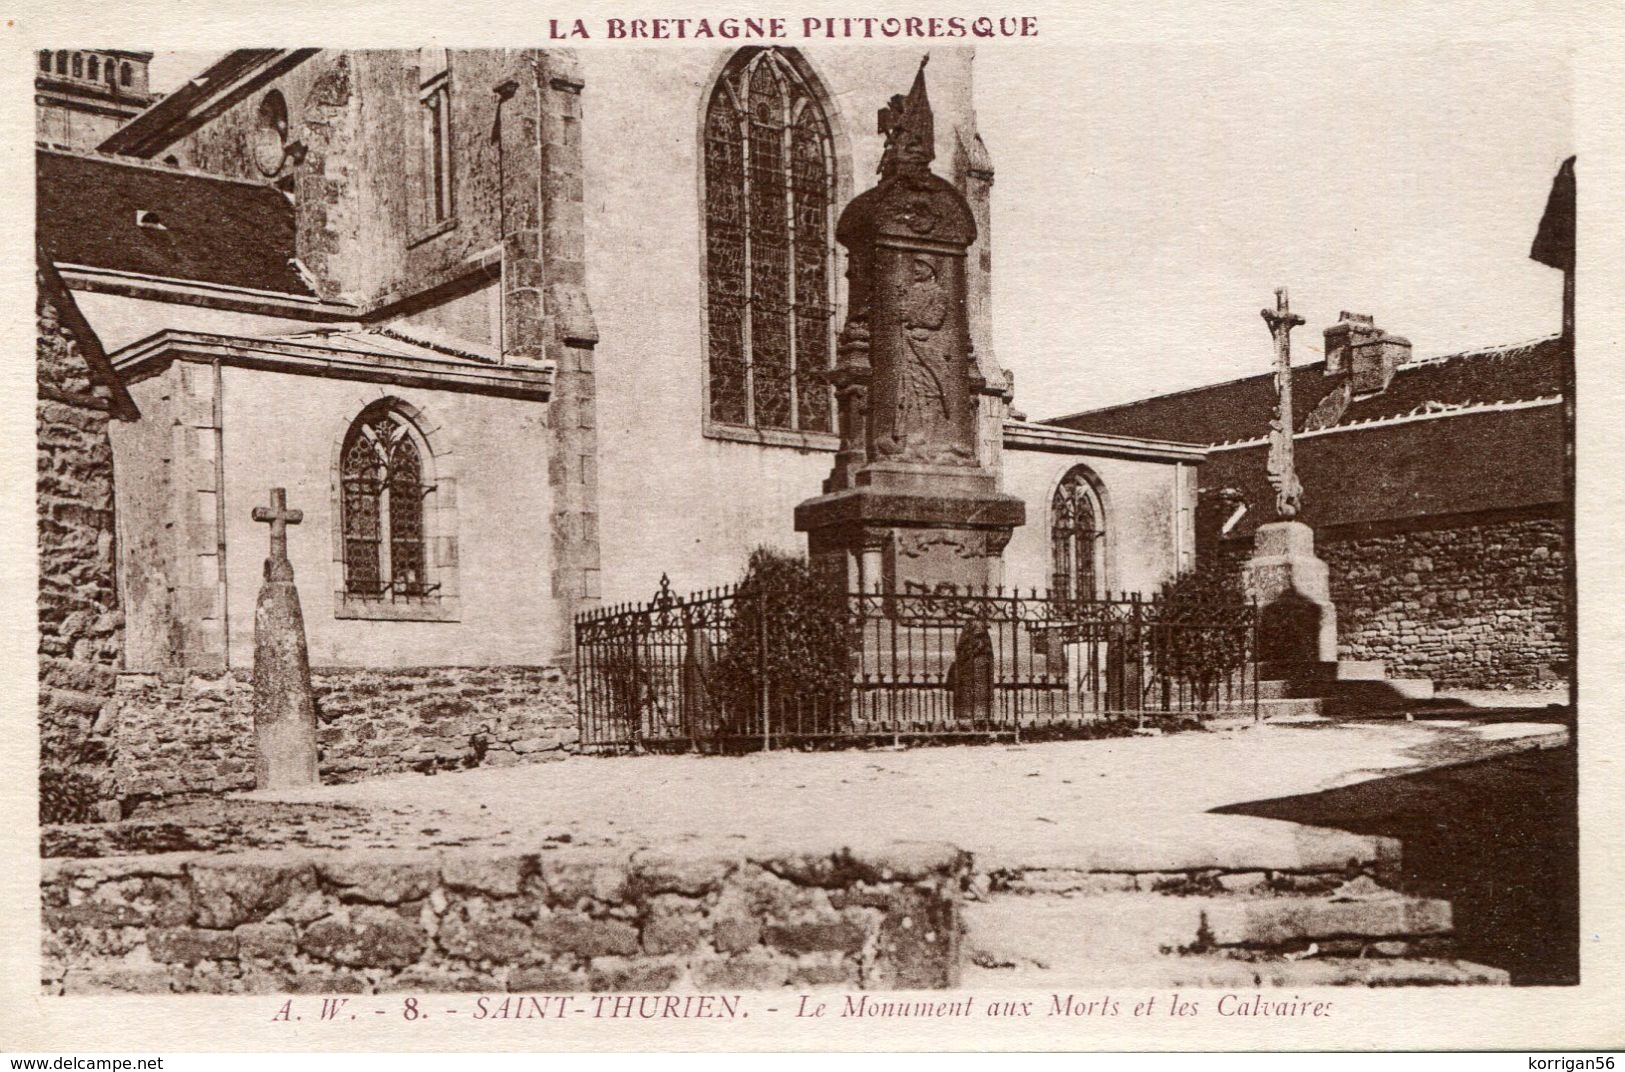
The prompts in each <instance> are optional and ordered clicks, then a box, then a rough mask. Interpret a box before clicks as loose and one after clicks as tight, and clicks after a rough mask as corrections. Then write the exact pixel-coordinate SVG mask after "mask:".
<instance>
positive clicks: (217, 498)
mask: <svg viewBox="0 0 1625 1072" xmlns="http://www.w3.org/2000/svg"><path fill="white" fill-rule="evenodd" d="M210 366H211V368H212V371H213V378H214V399H213V405H212V409H213V412H212V414H211V420H212V423H213V424H214V540H215V542H214V562H215V570H216V574H217V580H216V582H215V583H216V585H217V586H218V588H219V592H220V643H221V645H222V650H221V656H222V661H223V662H224V663H225V667H226V669H227V670H230V669H231V604H230V601H229V598H228V596H229V589H228V586H227V584H226V421H225V399H224V398H223V397H222V396H221V384H222V382H223V380H222V378H221V375H220V359H219V358H218V357H217V358H215V359H214V360H213V361H212V362H210Z"/></svg>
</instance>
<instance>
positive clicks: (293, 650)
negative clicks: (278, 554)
mask: <svg viewBox="0 0 1625 1072" xmlns="http://www.w3.org/2000/svg"><path fill="white" fill-rule="evenodd" d="M272 565H273V563H266V567H267V568H266V580H265V584H264V586H263V587H262V588H261V589H260V597H259V602H258V603H256V604H255V605H254V737H255V742H256V745H257V747H256V750H255V751H256V754H255V760H254V784H255V786H256V787H258V788H260V789H284V788H287V787H289V786H299V785H315V784H316V783H317V782H318V780H319V779H318V778H317V775H316V698H315V694H314V693H313V692H312V690H311V686H310V657H309V655H308V654H307V653H306V650H305V620H304V616H303V615H302V614H301V613H300V610H299V593H298V591H297V590H295V588H294V586H293V576H292V571H291V570H290V571H289V576H288V578H287V579H286V580H278V579H275V578H274V577H273V570H272V569H271V567H272Z"/></svg>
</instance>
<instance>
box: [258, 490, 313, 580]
mask: <svg viewBox="0 0 1625 1072" xmlns="http://www.w3.org/2000/svg"><path fill="white" fill-rule="evenodd" d="M304 519H305V512H304V511H303V510H289V509H288V490H287V489H286V488H272V489H271V505H270V506H256V507H254V520H255V521H261V522H268V523H269V524H270V526H271V557H270V558H267V559H266V560H265V579H266V580H268V581H271V580H277V581H291V580H292V579H293V563H291V562H289V561H288V526H289V525H297V524H299V522H301V521H303V520H304ZM281 566H286V567H287V571H288V572H287V575H286V576H281V575H280V574H281V570H280V568H279V567H281ZM273 571H275V572H276V573H277V574H278V576H274V577H273V576H272V573H273Z"/></svg>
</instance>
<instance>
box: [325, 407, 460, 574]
mask: <svg viewBox="0 0 1625 1072" xmlns="http://www.w3.org/2000/svg"><path fill="white" fill-rule="evenodd" d="M339 483H340V492H341V494H340V505H339V508H340V511H341V525H342V528H343V540H344V590H345V592H346V593H348V594H350V595H355V596H363V597H373V598H380V597H389V598H395V597H401V596H405V597H412V596H426V595H429V594H430V593H432V592H433V591H434V590H435V588H436V587H438V586H437V585H433V584H430V583H429V577H428V556H427V553H426V540H425V533H424V524H423V515H424V511H423V500H424V497H425V496H427V495H428V494H429V492H431V491H433V490H434V487H433V485H431V484H428V483H426V482H425V481H424V465H423V454H422V448H421V447H420V446H419V437H418V435H417V432H416V430H415V429H414V428H413V427H412V425H411V422H409V421H408V420H407V419H406V417H405V416H404V415H402V414H401V413H400V412H399V411H398V410H397V409H395V408H394V407H393V406H390V405H388V404H384V405H378V406H370V407H368V408H367V409H366V410H364V411H363V412H362V414H361V416H359V417H357V418H356V420H355V423H354V424H352V425H351V426H350V431H349V434H348V435H346V436H345V438H344V447H343V452H342V454H341V457H340V472H339Z"/></svg>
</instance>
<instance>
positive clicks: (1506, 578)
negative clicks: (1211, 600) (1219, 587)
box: [1214, 513, 1568, 688]
mask: <svg viewBox="0 0 1625 1072" xmlns="http://www.w3.org/2000/svg"><path fill="white" fill-rule="evenodd" d="M1564 524H1565V523H1564V521H1563V520H1562V519H1561V518H1560V517H1557V516H1555V514H1551V513H1545V514H1539V515H1533V516H1530V515H1524V516H1513V517H1499V518H1496V517H1454V518H1443V519H1437V520H1436V522H1435V523H1434V524H1432V525H1429V526H1425V527H1423V526H1412V527H1406V528H1389V529H1364V530H1332V531H1329V532H1326V531H1320V532H1316V533H1315V550H1316V553H1317V554H1319V555H1320V557H1321V558H1322V559H1324V560H1325V561H1326V564H1327V566H1328V567H1330V570H1331V585H1332V601H1333V602H1334V603H1336V604H1337V634H1338V636H1337V641H1338V644H1337V646H1338V654H1339V656H1341V657H1342V658H1344V659H1381V660H1382V661H1383V662H1385V663H1386V664H1387V666H1388V674H1389V676H1390V677H1425V678H1431V679H1432V680H1433V682H1434V684H1435V685H1438V686H1440V687H1445V688H1541V687H1556V686H1557V685H1559V684H1561V683H1562V682H1563V681H1565V680H1567V675H1568V667H1567V660H1568V654H1567V651H1566V648H1565V624H1564V613H1563V611H1564V597H1563V531H1564ZM1249 550H1250V542H1249V541H1243V540H1227V541H1222V542H1220V543H1219V544H1218V546H1217V547H1216V549H1215V552H1214V553H1215V554H1216V557H1217V561H1218V562H1219V563H1220V565H1221V568H1223V569H1226V570H1238V571H1239V570H1240V568H1241V565H1242V563H1243V562H1245V561H1246V559H1247V556H1248V552H1249Z"/></svg>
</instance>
